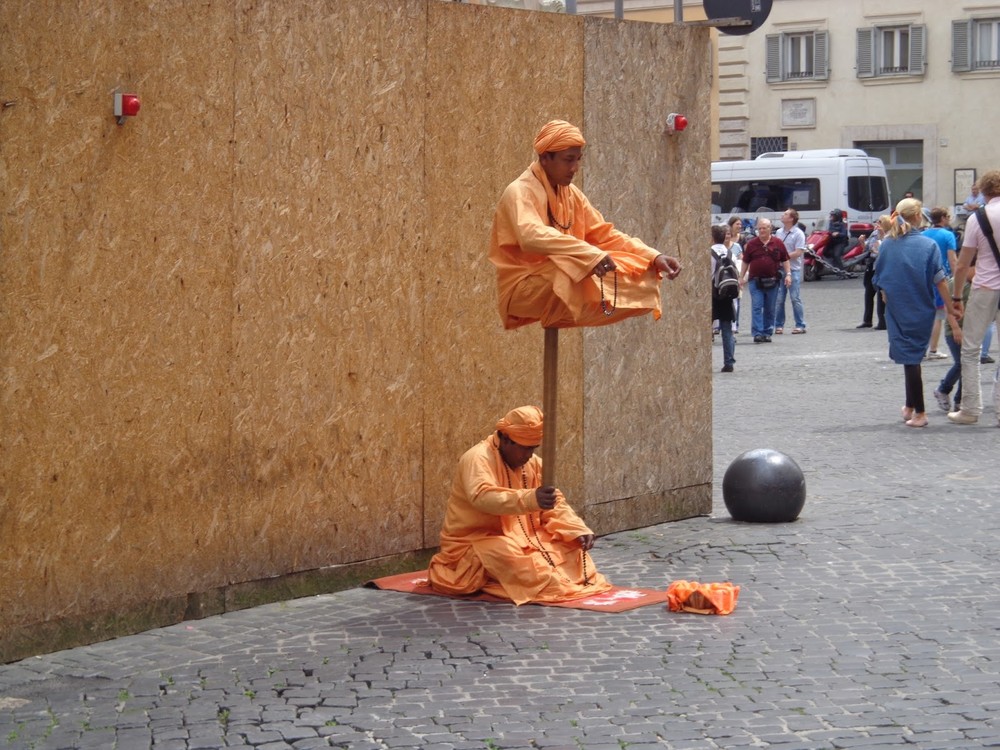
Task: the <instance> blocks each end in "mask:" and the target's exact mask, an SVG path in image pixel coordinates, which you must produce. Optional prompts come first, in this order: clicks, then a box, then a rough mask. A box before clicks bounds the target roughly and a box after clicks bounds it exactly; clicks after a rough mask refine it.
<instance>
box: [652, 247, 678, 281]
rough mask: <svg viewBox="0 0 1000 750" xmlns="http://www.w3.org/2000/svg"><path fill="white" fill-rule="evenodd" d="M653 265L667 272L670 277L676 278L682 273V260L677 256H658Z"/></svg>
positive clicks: (664, 272) (662, 271)
mask: <svg viewBox="0 0 1000 750" xmlns="http://www.w3.org/2000/svg"><path fill="white" fill-rule="evenodd" d="M653 267H654V268H656V270H657V271H660V272H661V273H663V274H665V275H666V277H667V278H668V279H676V278H677V277H678V276H680V273H681V268H682V266H681V262H680V261H679V260H677V258H671V257H670V256H669V255H663V254H662V253H661V254H660V255H657V256H656V260H654V261H653Z"/></svg>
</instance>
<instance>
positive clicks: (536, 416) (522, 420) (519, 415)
mask: <svg viewBox="0 0 1000 750" xmlns="http://www.w3.org/2000/svg"><path fill="white" fill-rule="evenodd" d="M497 429H498V430H500V431H501V432H502V433H504V434H505V435H506V436H507V437H509V438H510V439H511V440H513V441H514V442H515V443H517V444H518V445H523V446H525V447H532V446H535V445H541V444H542V410H541V409H539V408H538V407H537V406H522V407H521V408H519V409H514V410H513V411H509V412H507V414H506V416H504V418H503V419H501V420H500V421H499V422H497Z"/></svg>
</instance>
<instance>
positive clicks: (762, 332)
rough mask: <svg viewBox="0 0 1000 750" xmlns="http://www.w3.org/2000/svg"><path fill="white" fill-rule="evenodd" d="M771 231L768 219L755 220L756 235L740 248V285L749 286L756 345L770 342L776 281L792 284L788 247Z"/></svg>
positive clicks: (752, 330) (752, 328)
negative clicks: (741, 269) (741, 261)
mask: <svg viewBox="0 0 1000 750" xmlns="http://www.w3.org/2000/svg"><path fill="white" fill-rule="evenodd" d="M771 230H772V227H771V220H770V219H764V218H761V219H757V236H756V237H753V238H751V239H750V241H749V242H747V245H746V247H745V248H743V272H742V273H741V274H740V284H741V285H743V286H749V287H750V301H751V302H752V303H753V308H752V316H751V332H752V333H753V342H754V343H755V344H769V343H771V336H773V335H774V308H775V305H776V304H777V301H778V284H784V285H785V286H786V287H789V286H791V285H792V273H791V266H790V265H789V260H788V250H786V249H785V243H784V242H782V241H781V240H779V239H778V238H777V237H775V236H773V235H772V234H771ZM782 271H783V272H784V274H783V275H782Z"/></svg>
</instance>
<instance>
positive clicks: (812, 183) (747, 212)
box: [712, 148, 889, 236]
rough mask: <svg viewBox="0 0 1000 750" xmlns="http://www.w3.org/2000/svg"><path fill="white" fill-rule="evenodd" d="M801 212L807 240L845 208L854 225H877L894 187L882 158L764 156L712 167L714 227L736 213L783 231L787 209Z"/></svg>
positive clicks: (855, 153) (828, 152) (844, 152)
mask: <svg viewBox="0 0 1000 750" xmlns="http://www.w3.org/2000/svg"><path fill="white" fill-rule="evenodd" d="M790 207H791V208H795V209H796V210H797V211H798V212H799V221H800V222H802V223H803V224H804V225H805V227H806V236H808V235H809V233H810V232H811V231H812V230H813V229H816V228H823V227H824V226H825V225H826V222H827V221H828V219H829V216H830V212H831V211H832V210H833V209H835V208H839V209H841V210H842V211H843V212H844V214H845V220H846V221H847V222H849V223H850V224H854V223H859V222H863V223H868V224H872V223H874V222H875V221H876V220H877V219H878V217H879V216H881V215H882V214H884V213H887V212H888V211H889V182H888V180H887V179H886V174H885V165H884V164H883V163H882V160H881V159H876V158H875V157H872V156H868V154H866V153H865V152H864V151H862V150H861V149H856V148H841V149H817V150H811V151H784V152H776V153H768V154H761V155H760V156H758V157H757V158H756V159H753V160H750V161H716V162H712V223H713V224H724V223H725V222H726V221H728V219H729V217H730V216H732V215H733V214H739V216H740V218H742V219H750V220H751V221H755V220H756V219H757V218H758V217H761V216H766V217H767V218H769V219H771V221H773V222H774V225H775V227H776V228H777V227H779V226H780V218H781V214H782V213H783V212H784V210H785V209H786V208H790Z"/></svg>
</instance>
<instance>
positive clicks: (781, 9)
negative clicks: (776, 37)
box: [578, 0, 1000, 206]
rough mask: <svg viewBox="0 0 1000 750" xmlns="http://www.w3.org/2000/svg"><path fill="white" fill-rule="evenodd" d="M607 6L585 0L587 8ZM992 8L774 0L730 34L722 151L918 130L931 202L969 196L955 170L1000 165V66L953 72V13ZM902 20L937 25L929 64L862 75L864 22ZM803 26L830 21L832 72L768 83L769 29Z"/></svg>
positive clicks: (949, 1)
mask: <svg viewBox="0 0 1000 750" xmlns="http://www.w3.org/2000/svg"><path fill="white" fill-rule="evenodd" d="M596 5H597V3H589V2H587V1H586V0H581V2H579V3H578V6H579V9H578V12H588V6H596ZM624 8H625V17H626V18H629V17H630V12H632V11H633V8H634V11H635V13H636V15H635V16H634V17H637V18H638V17H640V13H639V12H640V11H642V14H641V15H642V16H645V17H647V18H648V16H649V12H650V9H651V6H650V0H641V2H637V3H636V4H633V3H631V2H630V0H624ZM659 8H660V10H661V11H662V15H661V16H660V17H659V20H661V21H663V22H669V21H670V20H672V15H673V2H672V1H671V0H667V1H666V2H662V3H660V4H659ZM686 11H687V14H688V16H690V11H691V9H686ZM990 17H996V18H1000V2H997V0H992V1H991V0H946V1H945V2H942V1H941V0H773V2H772V8H771V13H770V15H769V17H768V19H767V21H766V23H765V24H764V25H763V26H762V27H761V28H760V29H758V30H757V31H755V32H753V33H752V34H749V35H746V36H727V35H724V34H720V36H719V40H718V60H717V67H718V97H719V101H718V112H719V119H718V129H719V151H718V155H717V156H718V158H722V159H737V158H744V159H745V158H749V157H750V143H751V139H752V138H764V137H786V138H787V139H788V147H789V148H799V149H807V148H830V147H837V146H840V147H847V146H854V145H856V144H858V143H859V142H868V141H886V142H893V141H905V140H916V141H920V142H921V143H922V144H923V187H922V191H921V195H919V196H918V197H920V198H921V199H922V200H923V201H924V203H925V204H926V205H929V206H933V205H951V204H953V203H955V202H961V200H962V199H963V198H964V197H965V195H964V194H963V195H958V196H956V195H955V193H956V173H955V170H968V169H974V170H976V173H977V174H979V175H981V174H982V173H983V172H985V171H986V170H989V169H997V168H1000V137H998V136H997V135H995V130H996V126H995V124H994V123H997V122H1000V68H996V69H993V70H990V71H984V72H976V73H953V72H952V60H951V57H952V21H953V20H962V19H969V18H975V19H983V18H990ZM896 24H900V25H908V24H923V25H924V26H925V32H926V38H925V47H924V49H925V55H924V63H925V64H924V73H923V74H922V75H908V74H899V75H893V76H889V77H879V78H871V79H860V78H858V77H857V30H858V29H859V28H866V27H874V26H890V25H896ZM801 31H826V32H828V34H829V57H828V60H829V78H828V80H825V81H814V80H805V81H787V82H780V83H768V82H767V80H766V77H765V70H766V37H767V35H768V34H777V33H782V32H784V33H793V32H801ZM783 112H784V116H783ZM811 113H814V118H813V117H811ZM960 188H961V189H964V188H963V186H961V185H960ZM892 197H893V199H894V200H897V199H898V198H900V197H901V196H897V195H893V196H892Z"/></svg>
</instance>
